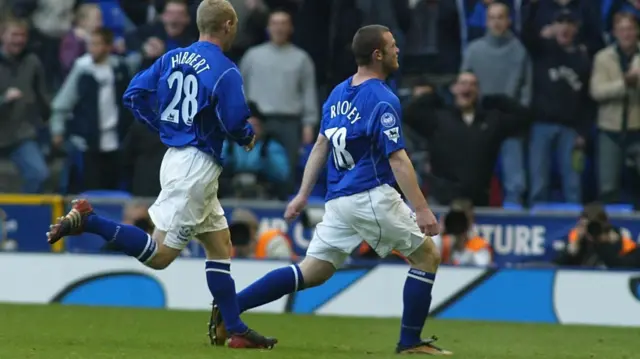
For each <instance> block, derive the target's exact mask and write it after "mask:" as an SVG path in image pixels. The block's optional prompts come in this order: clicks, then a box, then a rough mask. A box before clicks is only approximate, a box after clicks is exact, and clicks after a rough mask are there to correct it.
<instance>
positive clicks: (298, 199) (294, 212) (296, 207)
mask: <svg viewBox="0 0 640 359" xmlns="http://www.w3.org/2000/svg"><path fill="white" fill-rule="evenodd" d="M306 205H307V198H306V197H304V196H301V195H297V196H295V197H294V198H293V199H292V200H291V202H289V204H288V205H287V209H286V210H285V211H284V219H285V220H286V221H287V222H291V221H293V220H294V219H296V217H298V216H299V215H300V213H301V212H302V210H303V209H304V207H305V206H306Z"/></svg>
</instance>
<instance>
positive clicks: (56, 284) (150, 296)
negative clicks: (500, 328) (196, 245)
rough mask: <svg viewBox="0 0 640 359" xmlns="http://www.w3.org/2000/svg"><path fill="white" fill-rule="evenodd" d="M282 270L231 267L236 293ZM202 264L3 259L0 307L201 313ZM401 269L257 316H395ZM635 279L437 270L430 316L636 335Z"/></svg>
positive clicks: (639, 285) (342, 274) (340, 278)
mask: <svg viewBox="0 0 640 359" xmlns="http://www.w3.org/2000/svg"><path fill="white" fill-rule="evenodd" d="M288 264H289V263H288V262H278V261H251V260H237V261H235V262H234V264H233V276H234V278H235V279H236V284H237V288H239V289H242V288H244V287H246V286H247V285H248V284H249V283H251V282H252V281H253V280H255V279H257V278H258V277H260V276H261V275H263V274H264V273H266V272H267V271H269V270H272V269H275V268H277V267H280V266H283V265H288ZM203 269H204V264H203V261H202V260H201V259H193V258H180V259H178V260H177V261H176V262H175V263H173V264H172V265H171V266H170V267H169V268H167V269H165V270H163V271H153V270H151V269H149V268H146V267H144V266H143V265H141V264H140V263H138V262H136V261H135V260H133V259H131V258H126V257H123V256H104V255H80V254H59V255H52V254H28V253H0V273H3V274H4V275H1V276H0V288H2V289H1V290H0V302H13V303H38V304H47V303H61V304H70V305H71V304H72V305H93V306H126V307H150V308H169V309H187V310H208V309H209V306H210V302H211V295H210V294H209V292H208V289H207V285H206V279H205V275H204V273H203ZM406 271H407V267H406V265H403V264H381V265H377V266H374V267H371V268H351V269H344V270H340V271H338V272H337V273H336V275H335V276H334V277H333V278H332V279H330V280H329V281H328V282H327V283H325V284H324V285H322V286H320V287H317V288H312V289H309V290H306V291H301V292H299V293H296V294H294V295H290V296H288V297H285V298H282V299H280V300H278V301H276V302H273V303H271V304H268V305H266V306H264V307H261V308H259V309H256V310H255V311H256V312H267V313H284V312H293V313H300V314H316V315H339V316H367V317H400V316H401V313H402V286H403V283H404V278H405V277H406ZM639 298H640V273H638V272H618V271H594V270H564V269H561V270H554V269H499V270H492V269H482V268H453V267H444V268H441V270H440V271H439V273H438V280H437V281H436V284H435V287H434V292H433V304H432V312H431V314H432V316H434V317H437V318H446V319H463V320H482V321H510V322H538V323H561V324H593V325H610V326H633V327H640V299H639Z"/></svg>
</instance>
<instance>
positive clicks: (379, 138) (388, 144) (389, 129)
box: [367, 102, 405, 158]
mask: <svg viewBox="0 0 640 359" xmlns="http://www.w3.org/2000/svg"><path fill="white" fill-rule="evenodd" d="M400 114H401V111H400V106H399V105H398V106H394V105H392V104H391V103H389V102H379V103H378V104H377V105H376V107H375V108H374V110H373V113H372V115H371V116H372V117H371V120H370V122H369V128H368V131H367V133H368V135H369V136H370V137H371V138H372V139H374V141H375V143H376V146H377V148H378V150H379V151H380V152H381V153H383V154H384V155H385V156H386V157H387V158H388V157H389V156H391V154H392V153H394V152H396V151H400V150H403V149H405V144H404V136H403V134H402V123H401V117H400Z"/></svg>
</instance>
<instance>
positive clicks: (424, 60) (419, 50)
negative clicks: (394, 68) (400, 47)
mask: <svg viewBox="0 0 640 359" xmlns="http://www.w3.org/2000/svg"><path fill="white" fill-rule="evenodd" d="M459 10H460V9H459V8H458V6H457V2H456V1H439V0H419V1H418V2H417V3H416V4H415V5H414V7H413V11H411V21H410V29H409V32H408V34H407V46H406V49H405V51H403V52H404V53H405V56H404V58H403V60H404V63H403V65H402V73H403V74H424V73H428V74H429V75H431V76H430V77H435V78H440V77H443V75H444V77H445V78H444V79H443V80H442V82H447V81H448V83H451V81H450V80H451V79H455V74H456V73H457V72H458V70H459V69H460V63H461V62H462V53H461V49H462V36H461V29H462V26H461V16H460V11H459ZM436 81H437V80H436Z"/></svg>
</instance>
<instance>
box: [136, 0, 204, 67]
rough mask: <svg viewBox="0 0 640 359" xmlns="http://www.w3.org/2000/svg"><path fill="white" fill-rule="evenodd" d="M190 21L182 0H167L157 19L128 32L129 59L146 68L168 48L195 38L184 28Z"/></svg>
mask: <svg viewBox="0 0 640 359" xmlns="http://www.w3.org/2000/svg"><path fill="white" fill-rule="evenodd" d="M190 21H191V18H190V16H189V8H188V7H187V3H186V2H185V1H184V0H167V2H166V5H165V7H164V10H163V11H162V15H161V16H160V19H159V20H156V21H154V22H152V23H150V24H147V25H143V26H141V27H140V28H138V29H137V30H136V31H135V32H134V33H133V34H131V35H130V36H129V38H128V40H127V49H129V50H131V51H133V53H132V54H130V55H129V58H130V61H131V62H132V63H138V64H139V67H141V68H142V69H146V68H148V67H149V66H151V65H152V64H153V63H154V62H155V61H156V60H157V59H158V58H159V57H160V56H162V55H163V54H164V53H166V52H167V51H171V50H173V49H176V48H178V47H186V46H188V45H191V43H192V42H194V41H196V38H194V37H193V36H192V34H191V33H189V32H188V31H187V27H188V26H189V23H190ZM134 67H138V66H134Z"/></svg>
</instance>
